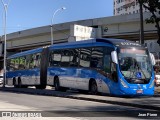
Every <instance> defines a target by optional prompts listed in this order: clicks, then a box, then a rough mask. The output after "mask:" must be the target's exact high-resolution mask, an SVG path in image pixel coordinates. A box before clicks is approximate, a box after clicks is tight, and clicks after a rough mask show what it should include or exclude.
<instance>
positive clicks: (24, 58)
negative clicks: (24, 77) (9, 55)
mask: <svg viewBox="0 0 160 120" xmlns="http://www.w3.org/2000/svg"><path fill="white" fill-rule="evenodd" d="M19 60H20V61H19V69H20V70H24V69H25V63H26V57H20V59H19Z"/></svg>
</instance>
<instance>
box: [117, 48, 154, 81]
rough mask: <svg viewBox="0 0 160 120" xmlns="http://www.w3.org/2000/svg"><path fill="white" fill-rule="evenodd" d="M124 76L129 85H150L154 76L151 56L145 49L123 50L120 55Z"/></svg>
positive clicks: (121, 69)
mask: <svg viewBox="0 0 160 120" xmlns="http://www.w3.org/2000/svg"><path fill="white" fill-rule="evenodd" d="M118 59H119V67H120V71H121V73H122V75H123V76H124V78H125V79H126V80H127V81H128V82H129V83H135V80H136V81H138V82H137V83H146V82H147V83H148V82H149V79H150V78H151V74H152V72H151V71H152V65H151V61H150V57H149V54H148V52H147V50H145V49H136V48H121V49H120V52H119V54H118Z"/></svg>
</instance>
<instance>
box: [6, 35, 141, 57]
mask: <svg viewBox="0 0 160 120" xmlns="http://www.w3.org/2000/svg"><path fill="white" fill-rule="evenodd" d="M97 43H99V45H104V43H108V45H109V46H119V47H120V46H130V47H131V46H132V47H133V46H139V47H140V46H141V45H140V44H139V43H136V42H133V41H129V40H124V39H114V38H95V39H88V40H82V41H76V42H67V43H59V44H54V45H51V46H50V47H49V48H50V49H60V48H75V47H85V46H86V47H87V46H91V44H92V45H93V44H95V46H96V45H97ZM106 45H107V44H106ZM42 50H43V48H37V49H33V50H28V51H24V52H21V53H17V54H14V55H11V56H9V57H8V58H15V57H20V56H24V55H29V54H34V53H38V52H42Z"/></svg>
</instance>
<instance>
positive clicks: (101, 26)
mask: <svg viewBox="0 0 160 120" xmlns="http://www.w3.org/2000/svg"><path fill="white" fill-rule="evenodd" d="M149 16H150V14H148V13H144V20H145V18H148V17H149ZM139 19H140V18H139V14H131V15H121V16H111V17H104V18H96V19H88V20H80V21H74V22H68V23H61V24H56V25H54V26H53V28H54V31H53V36H54V44H55V43H62V42H68V41H69V39H70V38H71V37H72V38H73V37H75V36H73V35H72V34H71V31H72V30H71V28H70V27H71V25H74V24H77V25H82V26H88V27H93V28H95V30H96V34H95V38H122V39H128V40H133V41H139V38H140V35H139V34H140V22H139ZM144 38H145V44H146V45H147V46H148V48H149V49H150V51H151V52H156V53H159V52H160V47H159V46H158V45H157V43H156V41H157V39H158V36H157V31H156V28H155V26H154V24H146V23H145V21H144ZM3 41H4V37H3V36H2V37H1V38H0V60H1V62H3V52H2V51H3V47H2V43H3ZM50 44H51V33H50V25H48V26H42V27H38V28H33V29H28V30H24V31H18V32H14V33H11V34H7V55H10V54H12V53H16V52H21V51H25V50H29V49H33V48H37V47H41V46H46V45H50ZM151 44H152V45H151ZM154 44H155V45H156V46H155V45H154ZM151 46H152V47H151ZM1 65H2V63H1Z"/></svg>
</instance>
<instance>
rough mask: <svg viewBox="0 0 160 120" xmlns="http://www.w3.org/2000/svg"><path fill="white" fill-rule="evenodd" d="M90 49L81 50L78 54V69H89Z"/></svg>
mask: <svg viewBox="0 0 160 120" xmlns="http://www.w3.org/2000/svg"><path fill="white" fill-rule="evenodd" d="M90 58H91V49H90V48H81V52H80V62H79V65H80V67H90Z"/></svg>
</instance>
